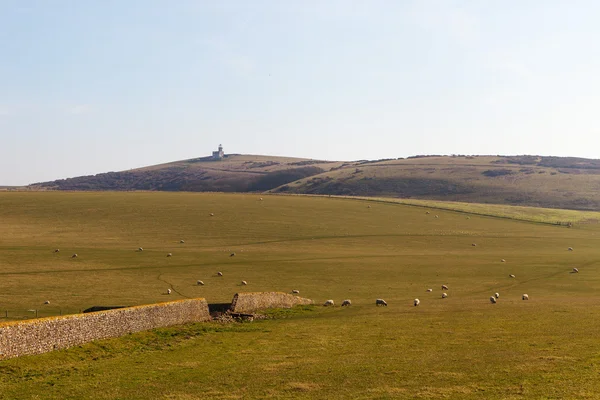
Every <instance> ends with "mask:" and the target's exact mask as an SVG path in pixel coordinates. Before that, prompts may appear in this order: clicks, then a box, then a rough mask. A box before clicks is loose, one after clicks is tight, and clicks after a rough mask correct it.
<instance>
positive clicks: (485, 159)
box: [29, 155, 600, 210]
mask: <svg viewBox="0 0 600 400" xmlns="http://www.w3.org/2000/svg"><path fill="white" fill-rule="evenodd" d="M29 188H30V189H37V190H83V191H86V190H117V191H129V190H152V191H155V190H158V191H191V192H206V191H219V192H267V191H268V192H271V193H286V194H318V195H342V196H379V197H397V198H414V199H428V200H444V201H460V202H476V203H490V204H510V205H526V206H535V207H550V208H566V209H576V210H600V196H599V194H600V160H592V159H583V158H573V157H541V156H416V157H409V158H406V159H386V160H374V161H369V160H360V161H351V162H342V161H323V160H312V159H302V158H286V157H271V156H253V155H228V156H226V157H225V158H224V159H223V160H220V161H213V160H211V159H210V157H205V158H196V159H189V160H183V161H177V162H172V163H167V164H161V165H155V166H150V167H145V168H139V169H134V170H129V171H122V172H108V173H104V174H98V175H92V176H82V177H76V178H70V179H63V180H56V181H52V182H45V183H37V184H33V185H30V186H29Z"/></svg>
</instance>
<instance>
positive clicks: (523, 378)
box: [0, 192, 600, 400]
mask: <svg viewBox="0 0 600 400" xmlns="http://www.w3.org/2000/svg"><path fill="white" fill-rule="evenodd" d="M260 196H262V197H263V199H264V200H262V201H260V200H259V199H260ZM430 206H440V204H439V203H438V204H437V205H434V204H430ZM450 207H451V206H449V207H448V208H450ZM461 207H462V208H461V209H460V210H459V211H452V210H444V209H439V208H435V209H431V212H430V214H426V210H427V208H425V207H423V204H420V205H419V206H415V205H405V204H398V203H393V202H374V201H369V200H356V199H343V198H328V197H305V196H268V195H242V194H193V193H126V192H121V193H108V192H103V193H96V192H88V193H66V192H2V193H0V277H1V280H2V286H1V287H2V290H1V291H0V316H2V315H5V314H4V312H5V310H7V311H9V319H11V318H12V319H20V318H25V317H31V316H32V315H31V314H32V312H31V311H28V310H38V313H39V315H56V314H58V313H74V312H78V311H79V310H82V309H85V308H87V307H90V306H93V305H138V304H146V303H154V302H160V301H166V300H175V299H181V298H185V297H205V298H206V299H207V300H208V301H209V302H216V303H218V302H227V301H230V300H231V298H232V296H233V294H234V293H236V292H237V291H274V290H276V291H285V292H290V291H291V290H292V289H298V290H300V293H301V295H302V296H304V297H308V298H311V299H314V300H315V302H316V304H317V306H315V307H306V308H303V309H297V310H292V311H284V312H276V313H274V316H275V317H276V318H274V319H269V320H264V321H255V322H252V323H238V324H229V325H220V324H216V323H202V324H194V325H188V326H185V327H174V328H165V329H157V330H154V331H149V332H144V333H137V334H132V335H129V336H127V337H125V338H121V339H111V340H104V341H98V342H95V343H91V344H88V345H84V346H80V347H76V348H72V349H69V350H66V351H57V352H54V353H49V354H44V355H40V356H30V357H23V358H20V359H12V360H7V361H2V362H0V399H15V398H26V399H35V398H56V399H67V398H72V399H80V398H94V399H185V400H187V399H206V398H222V399H247V398H290V399H292V398H293V399H298V398H306V399H309V398H322V399H336V398H340V399H341V398H358V399H372V398H377V399H404V398H406V399H414V398H417V399H431V398H433V399H437V398H440V399H441V398H448V399H463V398H464V399H481V398H485V399H563V398H567V399H571V398H572V399H594V398H598V397H599V396H600V380H599V379H598V376H599V374H600V341H599V340H598V334H599V333H600V307H599V304H600V247H599V246H598V235H599V234H600V225H598V224H597V223H594V221H593V220H594V218H593V215H587V214H586V215H585V216H580V215H578V214H577V215H574V214H572V213H573V212H562V211H560V210H553V211H551V212H550V211H549V213H550V214H549V216H548V219H549V220H554V219H556V218H559V219H558V220H559V221H566V220H574V221H586V223H575V224H574V226H573V227H572V228H566V227H564V226H553V225H548V224H540V223H532V222H527V221H519V220H512V219H509V218H506V213H507V212H509V211H510V210H509V211H506V210H505V211H504V213H505V214H504V215H503V214H501V213H499V211H498V210H495V211H494V209H486V210H485V213H487V214H494V213H498V216H500V217H502V218H498V217H495V216H485V215H480V214H483V213H484V212H482V210H481V208H477V206H474V208H473V211H474V212H476V214H472V215H469V214H468V211H469V209H468V206H461ZM530 211H531V215H532V216H535V218H533V217H532V219H534V220H535V219H536V218H537V219H539V218H541V217H539V215H540V213H539V212H538V211H536V209H532V210H530ZM527 212H528V210H527V209H525V208H521V209H519V210H518V211H516V213H517V214H519V215H522V214H523V213H525V216H526V214H527ZM211 213H213V214H214V216H211V215H210V214H211ZM436 215H437V216H438V218H436V217H435V216H436ZM582 215H583V214H582ZM538 222H540V221H538ZM542 222H543V221H542ZM180 240H184V241H185V243H183V244H181V243H179V242H180ZM472 243H475V244H477V246H472ZM138 247H143V248H144V251H143V252H137V251H136V249H137V248H138ZM568 247H573V248H574V251H567V248H568ZM56 248H59V249H60V252H59V253H54V252H53V251H54V249H56ZM231 252H235V254H236V255H235V256H234V257H230V253H231ZM73 253H77V254H78V257H77V258H71V255H72V254H73ZM167 253H172V254H173V256H172V257H169V258H167V257H166V255H167ZM501 259H505V260H506V262H501ZM573 267H577V268H579V271H580V273H578V274H574V273H570V272H571V270H572V268H573ZM217 271H222V272H223V274H224V276H223V277H217V276H216V272H217ZM509 274H515V275H516V278H514V279H511V278H509ZM198 279H202V280H203V281H204V282H205V283H206V285H205V286H196V284H195V283H196V280H198ZM241 280H246V281H248V286H244V287H242V286H240V282H241ZM442 284H446V285H448V286H449V290H448V291H447V293H448V295H449V296H448V298H447V299H441V293H442V290H441V285H442ZM168 288H172V289H173V290H174V291H173V293H172V294H171V295H166V294H165V293H166V290H167V289H168ZM427 288H433V292H431V293H427V292H426V289H427ZM494 292H499V293H500V298H499V300H498V303H497V304H495V305H493V304H490V302H489V297H490V296H491V295H492V294H493V293H494ZM523 293H528V294H529V296H530V300H529V301H522V300H521V295H522V294H523ZM346 298H348V299H351V300H352V302H353V305H352V306H351V307H349V308H341V307H339V306H336V307H334V308H324V307H321V306H319V304H321V303H323V302H324V301H325V300H327V299H333V300H335V301H336V303H337V304H338V305H339V304H340V303H341V301H342V300H344V299H346ZM376 298H384V299H385V300H386V301H387V302H388V304H389V306H388V307H375V299H376ZM414 298H419V299H420V300H421V305H420V306H419V307H413V306H412V300H413V299H414ZM46 300H49V301H50V304H49V305H43V303H44V301H46ZM2 320H3V319H0V323H1V321H2Z"/></svg>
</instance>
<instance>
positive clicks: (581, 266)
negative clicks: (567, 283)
mask: <svg viewBox="0 0 600 400" xmlns="http://www.w3.org/2000/svg"><path fill="white" fill-rule="evenodd" d="M597 263H600V261H598V260H595V261H589V262H587V263H583V264H580V265H579V267H578V268H584V267H589V266H590V265H594V264H597ZM564 273H565V271H564V270H561V271H557V272H553V273H551V274H548V275H543V276H540V277H537V278H530V279H526V280H523V281H517V282H515V283H514V284H512V285H506V286H494V287H490V288H488V289H486V290H480V291H477V292H472V293H474V294H479V293H488V292H490V291H493V290H498V289H512V288H516V287H519V286H521V285H523V284H526V283H530V282H536V281H541V280H545V279H550V278H554V277H556V276H559V275H561V274H564ZM569 273H570V272H569ZM508 279H510V278H508Z"/></svg>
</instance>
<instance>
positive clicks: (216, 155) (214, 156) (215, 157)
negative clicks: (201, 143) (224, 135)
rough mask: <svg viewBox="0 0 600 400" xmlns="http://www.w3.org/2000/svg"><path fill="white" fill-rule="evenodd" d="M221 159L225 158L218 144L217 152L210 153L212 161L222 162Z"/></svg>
mask: <svg viewBox="0 0 600 400" xmlns="http://www.w3.org/2000/svg"><path fill="white" fill-rule="evenodd" d="M223 157H225V153H224V152H223V145H222V144H220V145H219V149H218V150H217V151H213V152H212V159H213V160H222V159H223Z"/></svg>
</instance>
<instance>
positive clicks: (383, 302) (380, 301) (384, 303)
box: [375, 299, 387, 307]
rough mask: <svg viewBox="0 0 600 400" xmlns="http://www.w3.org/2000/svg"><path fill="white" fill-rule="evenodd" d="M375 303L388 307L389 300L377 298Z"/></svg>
mask: <svg viewBox="0 0 600 400" xmlns="http://www.w3.org/2000/svg"><path fill="white" fill-rule="evenodd" d="M375 305H376V306H385V307H387V302H386V301H385V300H384V299H377V300H375Z"/></svg>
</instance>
